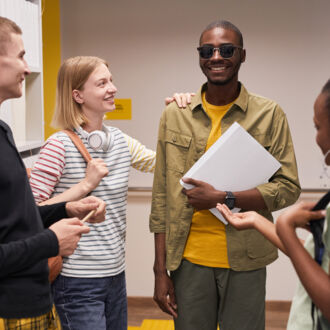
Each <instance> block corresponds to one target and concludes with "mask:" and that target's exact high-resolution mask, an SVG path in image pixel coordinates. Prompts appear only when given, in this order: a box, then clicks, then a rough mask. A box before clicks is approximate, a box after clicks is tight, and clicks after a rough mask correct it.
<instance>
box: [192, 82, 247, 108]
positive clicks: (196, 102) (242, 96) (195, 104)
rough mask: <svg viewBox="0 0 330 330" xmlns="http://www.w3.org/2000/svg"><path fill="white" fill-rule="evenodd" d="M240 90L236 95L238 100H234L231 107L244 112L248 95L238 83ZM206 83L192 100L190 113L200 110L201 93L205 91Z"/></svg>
mask: <svg viewBox="0 0 330 330" xmlns="http://www.w3.org/2000/svg"><path fill="white" fill-rule="evenodd" d="M240 85H241V90H240V93H239V95H238V98H237V99H236V100H235V102H234V104H233V106H236V107H238V108H239V109H240V110H242V111H244V112H246V110H247V106H248V100H249V94H248V91H247V90H246V88H245V87H244V85H243V84H242V83H241V82H240ZM206 86H207V83H205V84H204V85H202V87H201V88H200V89H199V91H198V92H197V93H196V96H195V97H193V98H192V100H191V104H190V109H191V111H196V110H198V109H200V108H202V93H203V92H204V91H205V89H206Z"/></svg>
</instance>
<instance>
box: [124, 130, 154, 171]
mask: <svg viewBox="0 0 330 330" xmlns="http://www.w3.org/2000/svg"><path fill="white" fill-rule="evenodd" d="M124 136H125V139H126V141H127V144H128V149H129V152H130V154H131V166H132V167H134V168H135V169H136V170H139V171H141V172H152V173H153V172H154V170H155V163H156V152H155V151H153V150H150V149H148V148H146V147H145V146H144V145H143V144H141V143H140V142H139V141H138V140H135V139H133V138H132V137H130V136H128V135H126V134H124Z"/></svg>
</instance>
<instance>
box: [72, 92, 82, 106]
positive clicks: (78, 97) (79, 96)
mask: <svg viewBox="0 0 330 330" xmlns="http://www.w3.org/2000/svg"><path fill="white" fill-rule="evenodd" d="M72 97H73V99H74V100H75V101H76V102H77V103H78V104H83V103H84V98H83V96H82V93H81V92H80V91H79V90H78V89H74V90H73V91H72Z"/></svg>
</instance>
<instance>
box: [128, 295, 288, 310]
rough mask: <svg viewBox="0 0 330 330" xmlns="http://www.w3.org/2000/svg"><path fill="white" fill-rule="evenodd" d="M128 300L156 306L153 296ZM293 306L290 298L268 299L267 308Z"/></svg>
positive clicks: (283, 308)
mask: <svg viewBox="0 0 330 330" xmlns="http://www.w3.org/2000/svg"><path fill="white" fill-rule="evenodd" d="M127 302H128V304H129V306H130V307H134V306H140V305H144V306H146V305H148V306H156V303H155V302H154V300H153V298H152V297H134V296H131V297H127ZM290 307H291V301H288V300H267V301H266V310H270V311H282V312H289V311H290Z"/></svg>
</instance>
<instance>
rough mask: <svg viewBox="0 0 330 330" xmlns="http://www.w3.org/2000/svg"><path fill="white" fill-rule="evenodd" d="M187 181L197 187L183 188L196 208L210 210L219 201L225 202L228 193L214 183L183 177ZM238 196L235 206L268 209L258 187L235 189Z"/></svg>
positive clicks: (235, 194)
mask: <svg viewBox="0 0 330 330" xmlns="http://www.w3.org/2000/svg"><path fill="white" fill-rule="evenodd" d="M182 180H183V181H184V182H185V183H188V184H192V185H194V186H195V187H194V188H192V189H189V190H187V189H182V192H183V193H184V194H185V195H186V196H187V198H188V202H189V203H190V204H191V205H192V206H193V207H194V208H195V209H196V210H208V209H211V208H214V207H216V206H217V203H224V201H225V197H226V193H225V192H224V191H220V190H216V189H215V188H214V187H213V186H212V185H210V184H208V183H206V182H203V181H199V180H194V179H191V178H184V179H182ZM233 194H234V196H235V197H236V201H235V207H238V208H241V209H243V210H247V211H257V210H264V209H267V206H266V204H265V201H264V199H263V198H262V196H261V194H260V192H259V190H258V189H257V188H253V189H249V190H244V191H235V192H233Z"/></svg>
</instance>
